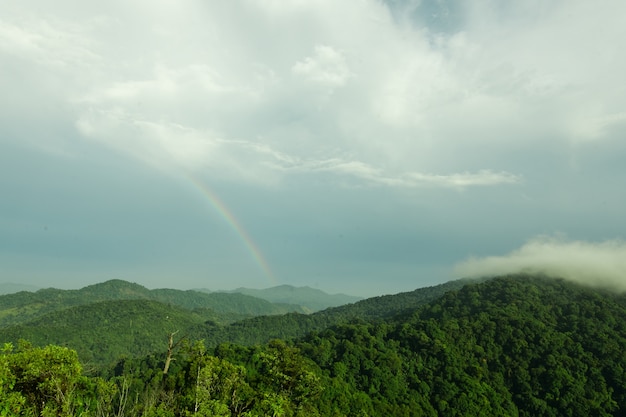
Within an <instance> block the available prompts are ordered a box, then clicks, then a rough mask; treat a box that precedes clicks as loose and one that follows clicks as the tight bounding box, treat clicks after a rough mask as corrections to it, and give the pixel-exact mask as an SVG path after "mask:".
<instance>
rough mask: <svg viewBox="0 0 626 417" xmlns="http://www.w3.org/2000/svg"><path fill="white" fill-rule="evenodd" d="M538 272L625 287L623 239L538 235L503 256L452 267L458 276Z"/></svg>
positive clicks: (595, 284)
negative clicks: (596, 239)
mask: <svg viewBox="0 0 626 417" xmlns="http://www.w3.org/2000/svg"><path fill="white" fill-rule="evenodd" d="M520 272H524V273H541V274H545V275H548V276H553V277H560V278H564V279H567V280H570V281H573V282H576V283H579V284H584V285H588V286H591V287H596V288H597V287H601V288H607V289H611V290H615V291H620V292H623V291H626V242H624V241H622V240H607V241H603V242H588V241H580V240H567V239H565V238H560V237H550V236H539V237H536V238H533V239H531V240H530V241H528V242H527V243H526V244H524V245H523V246H522V247H521V248H519V249H517V250H514V251H512V252H510V253H509V254H506V255H503V256H488V257H484V258H470V259H467V260H465V261H463V262H461V263H460V264H458V265H457V266H456V267H455V274H456V275H457V276H459V277H467V278H478V277H490V276H496V275H504V274H511V273H520Z"/></svg>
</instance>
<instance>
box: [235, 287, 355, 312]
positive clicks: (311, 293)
mask: <svg viewBox="0 0 626 417" xmlns="http://www.w3.org/2000/svg"><path fill="white" fill-rule="evenodd" d="M232 292H237V293H241V294H246V295H251V296H253V297H257V298H262V299H264V300H267V301H270V302H272V303H286V304H297V305H300V306H302V307H304V308H305V309H307V310H309V311H311V312H315V311H320V310H324V309H326V308H329V307H337V306H341V305H344V304H351V303H355V302H357V301H360V300H362V299H363V298H362V297H355V296H352V295H346V294H327V293H325V292H324V291H321V290H318V289H315V288H311V287H294V286H291V285H279V286H276V287H272V288H266V289H262V290H257V289H251V288H237V289H236V290H234V291H232Z"/></svg>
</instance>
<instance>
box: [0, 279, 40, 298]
mask: <svg viewBox="0 0 626 417" xmlns="http://www.w3.org/2000/svg"><path fill="white" fill-rule="evenodd" d="M39 289H40V288H39V287H36V286H34V285H26V284H15V283H13V282H3V283H0V295H3V294H13V293H16V292H20V291H30V292H35V291H37V290H39Z"/></svg>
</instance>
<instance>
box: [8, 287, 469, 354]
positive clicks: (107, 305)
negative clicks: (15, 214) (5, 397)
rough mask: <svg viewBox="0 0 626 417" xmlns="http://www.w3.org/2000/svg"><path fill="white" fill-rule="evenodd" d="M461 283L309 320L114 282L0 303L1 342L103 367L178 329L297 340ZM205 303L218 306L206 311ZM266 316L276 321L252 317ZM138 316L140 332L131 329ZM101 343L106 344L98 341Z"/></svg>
mask: <svg viewBox="0 0 626 417" xmlns="http://www.w3.org/2000/svg"><path fill="white" fill-rule="evenodd" d="M463 283H464V281H452V282H449V283H446V284H442V285H438V286H435V287H427V288H421V289H418V290H415V291H411V292H407V293H400V294H396V295H389V296H382V297H374V298H370V299H367V300H362V301H359V302H358V303H355V304H350V305H346V306H341V307H336V308H330V309H327V310H324V311H321V312H318V313H315V314H310V315H307V314H300V313H289V314H277V309H281V308H285V307H284V305H275V304H272V303H270V302H269V301H266V300H261V299H258V298H255V297H252V296H248V295H244V294H225V293H210V294H205V293H201V292H198V291H179V290H168V289H160V290H148V289H146V288H144V287H142V286H141V285H137V284H132V283H128V282H125V281H119V280H114V281H107V282H105V283H102V284H96V285H92V286H88V287H85V288H83V289H81V290H69V291H68V290H56V289H46V290H40V291H38V292H36V293H19V294H13V295H11V296H4V297H0V306H1V307H2V309H1V310H0V314H3V317H2V320H0V322H5V323H6V322H11V321H13V322H16V323H17V324H14V325H9V326H5V327H3V328H0V341H10V342H13V343H17V341H18V340H19V339H26V340H29V341H31V342H32V343H34V344H35V345H38V346H42V345H45V344H59V345H63V346H71V347H73V348H74V349H76V350H77V351H78V353H79V357H80V358H81V360H84V361H90V362H93V363H94V364H96V365H98V366H103V365H105V364H109V363H111V361H112V360H114V359H115V358H117V357H118V356H119V355H121V354H123V355H127V356H139V355H145V354H147V353H148V352H150V351H151V349H155V350H158V349H159V348H162V347H163V346H164V345H165V342H166V341H167V335H168V334H169V333H170V332H172V331H179V333H180V336H183V335H184V336H186V337H187V338H189V339H190V340H199V339H203V340H204V341H205V345H206V346H207V347H209V348H213V347H215V346H217V345H218V344H220V343H224V342H230V343H238V344H241V345H253V344H259V343H266V342H268V341H269V340H271V339H274V338H281V339H292V338H296V337H300V336H303V335H305V334H306V333H308V332H310V331H314V330H318V331H319V330H323V329H325V328H327V327H329V326H331V325H335V324H339V323H346V322H349V321H351V320H354V319H360V320H364V319H383V318H385V317H390V316H393V315H395V314H397V313H399V312H401V311H406V310H407V309H408V310H412V309H415V308H417V307H418V306H420V305H422V304H424V303H426V302H428V301H431V300H432V299H434V298H436V297H438V296H441V295H442V294H444V293H445V292H446V291H449V290H451V289H455V288H460V287H461V286H462V285H463ZM100 300H105V301H100ZM140 300H141V301H145V302H143V303H140V302H139V301H140ZM131 301H132V302H131ZM148 301H150V302H149V303H148ZM20 303H24V304H23V305H20ZM207 305H208V306H211V307H212V308H203V306H207ZM242 312H243V313H247V315H244V314H242ZM263 312H266V314H269V313H267V312H272V314H273V315H259V316H257V317H250V316H252V315H254V314H263ZM10 314H14V316H11V315H10ZM139 316H141V317H139ZM166 316H169V317H170V318H171V319H170V321H169V322H165V321H163V318H164V317H166ZM133 317H136V318H135V326H134V327H132V326H128V327H127V326H125V324H126V323H128V322H132V320H133ZM174 317H179V318H181V319H180V320H177V321H176V320H174V319H173V318H174ZM244 317H248V318H245V319H244ZM237 319H238V320H237ZM144 321H145V323H144ZM139 322H142V323H144V325H142V326H141V329H142V332H141V336H140V337H141V338H142V340H138V338H139V336H138V333H137V328H138V327H137V323H139ZM114 323H115V324H116V325H113V324H114ZM117 324H119V325H117ZM94 335H97V337H95V336H94ZM101 340H102V341H104V342H103V343H100V342H98V341H101ZM107 341H109V342H107Z"/></svg>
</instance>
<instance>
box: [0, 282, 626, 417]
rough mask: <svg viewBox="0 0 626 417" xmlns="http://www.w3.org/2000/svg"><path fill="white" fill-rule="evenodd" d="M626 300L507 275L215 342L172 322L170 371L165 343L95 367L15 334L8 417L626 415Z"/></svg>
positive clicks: (5, 385) (8, 351)
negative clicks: (297, 328)
mask: <svg viewBox="0 0 626 417" xmlns="http://www.w3.org/2000/svg"><path fill="white" fill-rule="evenodd" d="M625 303H626V300H625V299H624V297H622V296H616V295H612V294H609V293H603V292H600V291H595V290H591V289H587V288H582V287H579V286H576V285H573V284H570V283H566V282H563V281H559V280H553V279H543V278H536V277H529V276H511V277H503V278H497V279H493V280H490V281H486V282H482V283H478V284H468V285H466V286H464V287H463V288H461V289H460V290H458V291H450V292H447V293H446V294H445V295H443V296H442V297H439V298H438V299H436V300H434V301H431V302H430V303H428V304H426V305H423V306H422V307H419V308H416V309H413V310H412V311H408V310H405V311H404V312H403V313H401V314H399V315H396V316H394V317H389V318H385V319H377V320H356V321H352V322H350V323H344V324H340V325H336V326H332V327H329V328H327V329H325V330H322V331H319V332H313V333H310V334H308V335H307V336H305V337H303V338H300V339H298V340H294V341H283V340H274V341H272V342H270V343H266V344H258V345H254V346H241V345H236V344H231V343H225V344H221V345H219V346H217V347H216V348H215V349H207V348H206V347H205V345H204V344H203V343H202V342H194V343H191V342H188V341H185V340H183V341H182V342H181V341H180V339H176V338H175V336H176V334H172V336H173V337H172V352H173V355H174V357H175V359H176V360H175V361H173V362H172V365H171V367H170V368H169V371H168V373H167V374H164V373H163V368H164V363H165V359H166V356H167V355H166V354H165V353H164V351H165V350H166V349H165V348H167V346H164V348H163V349H161V351H162V352H163V353H161V354H155V355H148V356H145V357H143V358H126V359H123V360H120V361H118V363H117V364H116V365H115V366H114V367H112V368H107V369H101V370H100V372H99V373H98V376H93V375H94V374H91V373H90V374H89V375H87V374H86V373H85V372H84V371H83V370H82V365H81V363H80V362H79V360H78V356H77V355H76V352H75V351H73V350H72V349H69V348H66V347H59V346H45V347H33V346H29V345H27V344H20V345H17V346H16V347H13V346H12V345H10V344H7V345H5V347H4V350H3V351H2V353H1V354H0V416H9V415H17V416H37V415H43V416H107V415H108V416H267V415H273V416H437V415H446V416H467V415H472V416H495V415H497V416H591V415H593V416H620V415H624V409H623V407H625V406H624V404H626V354H625V352H626V307H625V306H626V304H625ZM164 330H165V329H164ZM179 342H180V343H179Z"/></svg>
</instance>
